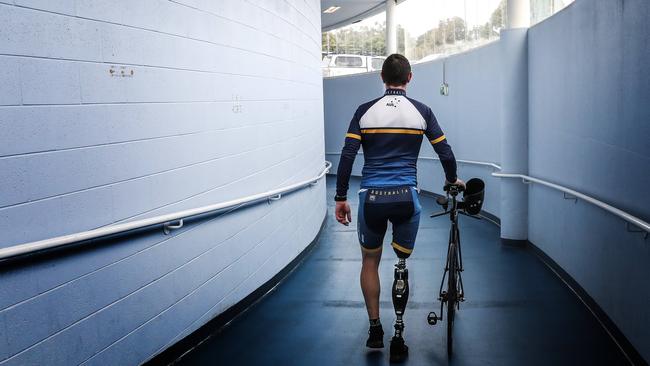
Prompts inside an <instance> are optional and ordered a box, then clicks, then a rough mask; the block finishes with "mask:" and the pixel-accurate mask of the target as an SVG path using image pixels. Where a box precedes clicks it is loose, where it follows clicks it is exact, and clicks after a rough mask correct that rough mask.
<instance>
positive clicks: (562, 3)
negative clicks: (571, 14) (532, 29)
mask: <svg viewBox="0 0 650 366" xmlns="http://www.w3.org/2000/svg"><path fill="white" fill-rule="evenodd" d="M572 2H573V0H530V25H534V24H537V23H539V22H541V21H542V20H544V19H546V18H548V17H550V16H551V15H553V14H555V13H557V12H558V11H560V10H562V9H564V8H565V7H567V5H569V4H571V3H572Z"/></svg>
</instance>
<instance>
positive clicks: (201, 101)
mask: <svg viewBox="0 0 650 366" xmlns="http://www.w3.org/2000/svg"><path fill="white" fill-rule="evenodd" d="M0 39H1V42H0V80H1V83H0V131H1V132H0V172H2V179H0V232H2V233H3V234H2V236H1V239H0V247H8V246H11V245H14V244H18V243H23V242H28V241H33V240H39V239H45V238H49V237H54V236H59V235H65V234H69V233H73V232H79V231H84V230H88V229H93V228H97V227H101V226H105V225H108V224H111V223H115V222H120V221H124V220H130V219H135V218H143V217H148V216H154V215H158V214H162V213H167V212H173V211H177V210H180V209H184V208H190V207H196V206H200V205H204V204H208V203H215V202H221V201H225V200H228V199H232V198H237V197H242V196H246V195H249V194H253V193H258V192H261V191H265V190H269V189H273V188H277V187H280V186H283V185H286V184H290V183H293V182H297V181H300V180H303V179H306V178H308V177H312V176H314V175H316V174H318V173H319V172H320V171H321V169H322V166H323V165H322V163H323V160H324V156H323V150H324V148H323V137H322V136H323V123H322V122H323V119H322V113H323V109H322V108H323V107H322V106H323V104H322V81H321V71H320V2H319V1H317V0H310V1H304V0H292V1H273V2H269V1H262V0H259V1H255V0H249V1H238V0H237V1H235V0H228V1H211V0H202V1H201V0H178V1H173V2H172V1H164V0H143V1H136V2H134V1H127V0H119V1H116V0H112V1H84V0H67V1H57V2H54V1H43V0H41V1H39V0H15V1H0ZM122 71H124V72H125V74H126V77H122V76H121V72H122ZM111 72H113V73H111ZM115 75H119V76H115ZM324 195H325V186H324V183H321V184H319V185H318V186H316V187H314V188H310V189H307V190H304V191H301V192H299V193H296V194H292V195H288V196H286V197H285V198H283V199H282V200H281V201H279V202H275V203H273V204H272V205H266V204H265V205H260V206H256V207H254V208H249V209H245V210H242V211H240V212H236V213H233V214H231V215H226V216H222V217H218V218H214V219H211V220H209V221H207V222H202V223H201V224H199V225H189V226H188V227H186V228H185V229H183V230H179V231H178V232H175V234H174V235H172V236H164V235H163V234H162V233H154V234H151V235H145V236H139V237H136V238H131V239H130V240H123V241H120V242H118V243H115V244H114V245H110V246H104V247H100V248H97V249H96V250H91V251H82V252H77V253H72V254H67V255H64V256H59V257H56V258H53V259H50V260H47V261H34V262H33V263H29V264H28V265H26V266H22V267H10V268H0V329H3V332H0V364H5V363H6V364H25V363H42V362H43V361H44V360H47V363H48V364H71V363H80V362H84V361H88V363H100V364H135V363H138V362H141V361H144V360H146V359H147V358H149V357H150V356H152V355H153V354H155V353H156V352H159V351H161V350H162V349H164V347H165V346H168V345H169V344H171V343H172V342H173V341H175V340H178V339H180V338H181V337H182V336H184V335H187V334H189V333H190V332H191V331H193V330H194V329H196V328H198V327H199V326H200V325H202V324H203V323H205V322H206V321H207V320H209V319H210V318H212V317H214V316H215V315H217V314H219V313H220V312H222V311H223V310H225V309H227V308H228V307H229V306H230V305H232V304H234V303H236V302H237V301H239V300H240V299H242V298H243V297H244V296H246V295H247V294H248V293H250V292H251V291H252V290H254V289H256V288H257V287H259V285H261V284H262V283H264V282H265V281H266V280H268V279H270V278H271V277H272V276H273V275H274V274H275V273H277V272H278V271H279V270H280V269H281V268H283V267H284V266H285V265H286V264H287V263H288V262H289V261H290V260H291V259H293V258H294V257H295V256H296V255H298V254H299V253H300V252H301V251H302V249H303V248H304V247H305V246H306V245H307V244H308V243H309V242H310V241H311V240H313V239H314V237H315V235H316V233H317V231H318V229H319V227H320V224H321V222H322V219H323V217H324V214H325V210H326V207H325V203H324V201H323V197H324ZM296 212H300V215H297V214H296Z"/></svg>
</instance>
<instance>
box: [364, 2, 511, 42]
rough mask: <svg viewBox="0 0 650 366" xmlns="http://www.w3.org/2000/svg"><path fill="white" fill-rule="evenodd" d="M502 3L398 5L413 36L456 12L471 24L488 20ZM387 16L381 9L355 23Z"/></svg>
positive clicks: (368, 22) (400, 21) (401, 19)
mask: <svg viewBox="0 0 650 366" xmlns="http://www.w3.org/2000/svg"><path fill="white" fill-rule="evenodd" d="M498 5H499V0H405V1H404V2H403V3H401V4H399V5H398V6H397V22H398V24H401V25H402V26H403V27H404V28H405V29H407V30H408V32H409V33H410V34H411V36H413V37H417V36H419V35H421V34H422V33H424V32H426V31H428V30H429V29H431V28H434V27H435V26H437V25H438V22H439V21H440V20H442V19H448V18H451V17H454V16H458V17H460V18H463V19H465V18H466V21H467V24H468V25H469V28H471V27H473V26H474V25H477V24H485V23H486V22H487V21H488V20H489V19H490V15H492V12H493V11H494V9H496V8H497V6H498ZM385 19H386V14H385V13H380V14H377V15H375V16H373V17H370V18H367V19H365V20H363V21H362V22H359V23H357V24H354V25H352V27H354V26H364V25H372V24H373V23H375V22H383V21H384V20H385Z"/></svg>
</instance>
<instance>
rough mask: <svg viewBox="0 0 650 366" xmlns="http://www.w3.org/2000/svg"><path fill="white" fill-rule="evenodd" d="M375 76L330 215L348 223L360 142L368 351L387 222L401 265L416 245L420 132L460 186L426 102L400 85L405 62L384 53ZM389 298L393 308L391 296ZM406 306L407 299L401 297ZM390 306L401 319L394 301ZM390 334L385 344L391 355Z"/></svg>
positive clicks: (355, 121) (407, 72) (376, 339)
mask: <svg viewBox="0 0 650 366" xmlns="http://www.w3.org/2000/svg"><path fill="white" fill-rule="evenodd" d="M381 78H382V81H383V82H384V84H385V88H386V91H385V94H384V95H383V96H381V97H379V98H377V99H374V100H372V101H370V102H367V103H364V104H362V105H360V106H359V107H358V108H357V110H356V112H355V113H354V116H353V117H352V121H351V122H350V126H349V128H348V132H347V134H346V136H345V146H344V147H343V150H342V152H341V159H340V161H339V165H338V171H337V182H336V196H335V198H334V199H335V201H336V209H335V216H336V220H337V221H338V222H339V223H341V224H343V225H346V226H347V225H349V223H350V222H352V215H351V211H350V206H349V204H348V203H347V191H348V186H349V180H350V173H351V171H352V165H353V163H354V159H355V157H356V155H357V152H358V150H359V147H360V146H363V152H364V160H365V161H364V166H363V171H362V180H361V190H360V191H359V210H358V221H357V231H358V237H359V242H360V244H361V253H362V266H361V276H360V277H361V278H360V280H361V289H362V292H363V297H364V299H365V303H366V309H367V311H368V318H369V321H370V328H369V331H368V333H369V337H368V340H367V342H366V346H368V347H371V348H382V347H383V346H384V343H383V335H384V332H383V329H382V326H381V322H380V320H379V292H380V285H379V272H378V269H379V262H380V259H381V254H382V242H383V239H384V235H385V233H386V229H387V222H388V221H390V222H391V223H392V226H393V237H392V244H391V245H392V247H393V249H394V251H395V253H396V254H397V256H398V258H400V263H402V264H405V259H406V258H408V257H409V256H410V255H411V253H412V251H413V246H414V244H415V237H416V234H417V231H418V225H419V219H420V209H421V206H420V203H419V200H418V192H419V190H418V189H417V180H416V176H417V172H416V167H417V165H416V163H417V158H418V154H419V151H420V146H421V144H422V138H423V135H424V136H426V138H427V140H429V142H430V143H431V144H432V146H433V149H434V150H435V152H436V153H437V154H438V156H439V157H440V161H441V163H442V167H443V168H444V171H445V178H446V182H445V183H446V184H447V183H451V184H458V185H462V186H464V182H463V181H462V180H460V179H458V177H457V176H456V159H455V158H454V154H453V152H452V150H451V147H450V146H449V144H448V143H447V139H446V137H445V135H444V134H443V132H442V130H441V128H440V126H439V125H438V122H437V121H436V117H435V116H434V114H433V112H432V111H431V109H430V108H429V107H427V106H426V105H425V104H423V103H420V102H418V101H416V100H414V99H412V98H409V97H407V96H406V86H407V84H408V83H409V82H410V81H411V78H412V73H411V65H410V64H409V61H408V60H407V59H406V57H404V56H402V55H399V54H393V55H390V56H389V57H388V58H386V60H385V61H384V63H383V67H382V70H381ZM407 286H408V285H407ZM394 287H395V286H394ZM393 295H395V289H393ZM406 298H408V288H407V292H406ZM393 299H394V300H393V302H394V305H395V296H393ZM405 306H406V300H404V301H403V307H405ZM395 308H396V313H397V314H398V321H399V322H400V324H401V314H400V313H398V311H397V308H398V306H397V305H395ZM402 309H403V308H402ZM402 328H403V326H402ZM396 329H397V325H396ZM398 335H399V338H400V339H399V340H401V343H400V344H399V347H397V352H398V353H401V354H402V355H403V356H404V357H405V355H406V354H407V351H408V347H406V345H404V342H403V340H402V339H401V330H400V331H399V334H398V332H397V331H396V337H397V336H398ZM396 337H393V340H392V341H391V359H392V357H393V348H394V347H393V346H394V344H393V343H394V342H395V341H396Z"/></svg>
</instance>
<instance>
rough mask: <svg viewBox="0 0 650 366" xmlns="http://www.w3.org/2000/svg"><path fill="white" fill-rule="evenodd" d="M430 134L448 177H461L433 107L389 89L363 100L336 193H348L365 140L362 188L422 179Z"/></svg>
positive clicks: (414, 182) (350, 131) (347, 142)
mask: <svg viewBox="0 0 650 366" xmlns="http://www.w3.org/2000/svg"><path fill="white" fill-rule="evenodd" d="M423 136H426V137H427V139H428V140H429V142H430V143H431V144H432V145H433V149H434V150H435V152H436V153H437V154H438V156H439V157H440V161H441V163H442V166H443V168H444V170H445V177H446V178H447V181H449V182H455V181H456V159H455V158H454V154H453V152H452V151H451V147H450V146H449V144H448V143H447V140H446V138H445V135H444V134H443V132H442V130H441V129H440V126H439V125H438V122H437V120H436V117H435V116H434V115H433V112H432V111H431V108H429V107H427V106H426V105H425V104H423V103H420V102H418V101H417V100H415V99H412V98H409V97H407V96H406V92H405V91H404V90H402V89H387V90H386V93H385V94H384V95H383V96H382V97H380V98H377V99H375V100H372V101H370V102H368V103H364V104H362V105H360V106H359V108H357V111H356V112H355V113H354V116H353V117H352V121H350V127H349V128H348V132H347V134H346V135H345V146H344V147H343V150H342V152H341V159H340V161H339V166H338V171H337V183H336V194H337V196H340V197H343V196H346V195H347V191H348V187H349V181H350V174H351V172H352V164H353V163H354V158H355V157H356V155H357V152H358V151H359V147H361V146H363V155H364V166H363V171H362V179H361V188H385V187H399V186H416V185H417V159H418V155H419V153H420V146H421V145H422V138H423Z"/></svg>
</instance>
